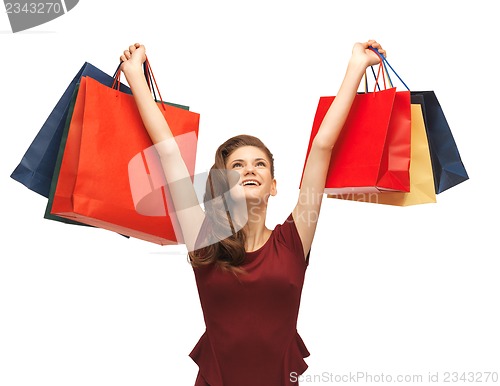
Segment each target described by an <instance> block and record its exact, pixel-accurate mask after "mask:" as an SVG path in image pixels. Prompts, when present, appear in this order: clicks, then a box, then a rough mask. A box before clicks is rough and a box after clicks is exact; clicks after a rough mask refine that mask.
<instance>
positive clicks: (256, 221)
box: [243, 206, 271, 252]
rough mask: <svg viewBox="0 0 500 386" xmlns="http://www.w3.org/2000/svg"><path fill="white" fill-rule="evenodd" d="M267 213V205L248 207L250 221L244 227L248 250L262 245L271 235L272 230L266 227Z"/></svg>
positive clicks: (250, 250) (253, 249)
mask: <svg viewBox="0 0 500 386" xmlns="http://www.w3.org/2000/svg"><path fill="white" fill-rule="evenodd" d="M266 213H267V207H266V206H253V207H252V206H250V207H249V208H248V222H247V223H246V225H245V227H244V228H243V230H244V232H245V250H246V251H247V252H252V251H255V250H257V249H259V248H260V247H262V246H263V245H264V244H265V243H266V241H267V240H268V239H269V236H270V235H271V230H269V229H267V228H266Z"/></svg>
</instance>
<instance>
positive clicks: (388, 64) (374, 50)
mask: <svg viewBox="0 0 500 386" xmlns="http://www.w3.org/2000/svg"><path fill="white" fill-rule="evenodd" d="M368 48H369V49H370V50H372V51H373V52H375V53H376V54H377V55H378V56H379V57H380V60H381V62H382V63H383V65H384V67H385V69H386V72H387V78H388V79H389V83H390V85H391V87H392V80H391V77H390V75H389V71H387V66H389V68H390V69H391V70H392V72H393V73H394V75H396V76H397V78H398V79H399V80H400V81H401V83H402V84H403V86H405V87H406V89H407V90H408V91H410V88H409V87H408V86H407V85H406V83H405V82H404V81H403V79H401V77H400V76H399V75H398V73H397V72H396V71H395V70H394V68H392V66H391V65H390V63H389V62H388V61H387V59H386V57H385V56H384V55H382V54H381V53H380V52H379V51H378V50H377V49H376V48H374V47H368Z"/></svg>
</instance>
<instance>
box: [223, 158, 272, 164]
mask: <svg viewBox="0 0 500 386" xmlns="http://www.w3.org/2000/svg"><path fill="white" fill-rule="evenodd" d="M256 161H264V162H266V163H267V160H266V159H265V158H255V159H254V162H256ZM235 162H245V160H243V159H241V158H238V159H234V160H232V161H231V164H233V163H235Z"/></svg>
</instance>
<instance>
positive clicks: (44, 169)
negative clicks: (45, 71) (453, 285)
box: [11, 62, 131, 198]
mask: <svg viewBox="0 0 500 386" xmlns="http://www.w3.org/2000/svg"><path fill="white" fill-rule="evenodd" d="M116 71H118V69H117V70H116ZM116 71H115V75H116ZM115 75H113V76H110V75H108V74H106V73H105V72H103V71H101V70H100V69H98V68H97V67H95V66H93V65H92V64H90V63H87V62H85V64H84V65H83V66H82V67H81V68H80V71H78V73H77V74H76V75H75V77H74V78H73V80H72V81H71V83H70V84H69V86H68V87H67V88H66V91H64V94H63V95H62V96H61V98H60V99H59V101H58V102H57V104H56V106H55V107H54V109H53V110H52V112H51V113H50V115H49V116H48V118H47V120H46V121H45V123H44V124H43V126H42V128H41V129H40V131H39V132H38V134H37V135H36V137H35V139H34V140H33V142H32V143H31V145H30V146H29V148H28V150H27V151H26V153H25V154H24V156H23V158H22V159H21V162H20V163H19V165H18V166H17V167H16V168H15V170H14V171H13V172H12V174H11V177H12V178H13V179H14V180H16V181H18V182H20V183H21V184H23V185H25V186H26V187H27V188H28V189H30V190H32V191H34V192H36V193H39V194H41V195H42V196H44V197H47V198H48V197H49V193H50V184H51V182H52V176H53V173H54V167H55V165H56V161H57V154H58V152H59V146H60V143H61V137H62V134H63V131H64V126H65V123H66V119H67V116H68V111H69V108H70V104H71V99H72V96H73V92H74V91H75V87H76V85H77V84H78V83H79V81H80V78H81V77H82V76H88V77H90V78H93V79H95V80H97V81H98V82H100V83H102V84H104V85H106V86H110V87H111V85H112V84H113V80H114V76H115ZM120 90H121V91H123V92H126V93H128V94H130V93H131V91H130V89H129V88H128V87H127V86H125V85H123V84H120Z"/></svg>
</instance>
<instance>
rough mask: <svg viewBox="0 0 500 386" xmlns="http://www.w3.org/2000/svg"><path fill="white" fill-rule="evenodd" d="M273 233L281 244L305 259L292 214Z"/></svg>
mask: <svg viewBox="0 0 500 386" xmlns="http://www.w3.org/2000/svg"><path fill="white" fill-rule="evenodd" d="M273 232H274V233H275V237H276V240H277V242H278V243H279V244H281V245H283V246H284V247H286V248H287V249H289V250H290V251H292V252H293V253H294V254H296V255H297V256H299V257H300V258H301V259H304V248H303V246H302V241H301V239H300V235H299V231H298V230H297V226H296V224H295V221H294V218H293V215H292V214H291V213H290V215H289V216H288V217H287V218H286V220H285V221H284V222H283V223H281V224H278V225H276V227H275V228H274V231H273Z"/></svg>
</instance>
